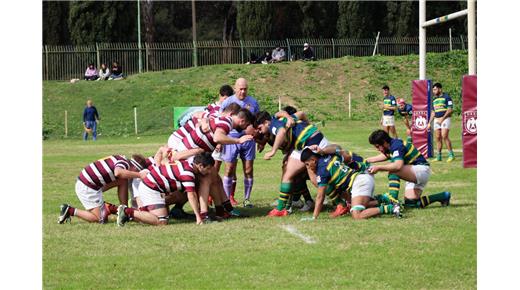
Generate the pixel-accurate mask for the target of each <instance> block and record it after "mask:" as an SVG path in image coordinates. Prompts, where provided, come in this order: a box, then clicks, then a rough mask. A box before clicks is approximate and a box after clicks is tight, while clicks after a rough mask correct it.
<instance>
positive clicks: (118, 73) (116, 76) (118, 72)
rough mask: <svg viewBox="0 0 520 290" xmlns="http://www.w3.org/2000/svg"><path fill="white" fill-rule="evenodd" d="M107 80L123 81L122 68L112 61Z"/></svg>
mask: <svg viewBox="0 0 520 290" xmlns="http://www.w3.org/2000/svg"><path fill="white" fill-rule="evenodd" d="M108 79H109V80H122V79H123V68H122V67H121V66H120V65H119V64H118V63H117V61H114V62H113V63H112V74H111V75H110V77H109V78H108Z"/></svg>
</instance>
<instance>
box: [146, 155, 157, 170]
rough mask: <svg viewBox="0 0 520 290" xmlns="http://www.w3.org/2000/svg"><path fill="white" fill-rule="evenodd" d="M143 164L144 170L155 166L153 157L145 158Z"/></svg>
mask: <svg viewBox="0 0 520 290" xmlns="http://www.w3.org/2000/svg"><path fill="white" fill-rule="evenodd" d="M144 162H145V163H146V168H148V167H150V166H153V165H155V164H156V163H155V156H150V157H148V158H146V159H145V160H144Z"/></svg>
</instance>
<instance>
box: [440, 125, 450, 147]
mask: <svg viewBox="0 0 520 290" xmlns="http://www.w3.org/2000/svg"><path fill="white" fill-rule="evenodd" d="M440 131H442V132H441V135H442V140H443V141H444V143H445V144H446V149H448V151H451V150H452V149H451V140H450V135H449V134H450V129H441V130H440Z"/></svg>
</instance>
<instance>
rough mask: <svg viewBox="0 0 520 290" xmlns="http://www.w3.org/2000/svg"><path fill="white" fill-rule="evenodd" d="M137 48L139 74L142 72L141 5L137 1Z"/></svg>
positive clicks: (138, 0)
mask: <svg viewBox="0 0 520 290" xmlns="http://www.w3.org/2000/svg"><path fill="white" fill-rule="evenodd" d="M137 48H138V50H139V73H142V72H143V58H142V55H141V4H140V0H137Z"/></svg>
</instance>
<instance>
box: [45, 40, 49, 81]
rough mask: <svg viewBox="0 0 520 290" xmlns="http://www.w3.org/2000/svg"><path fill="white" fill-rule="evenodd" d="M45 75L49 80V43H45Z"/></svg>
mask: <svg viewBox="0 0 520 290" xmlns="http://www.w3.org/2000/svg"><path fill="white" fill-rule="evenodd" d="M45 77H46V79H47V80H49V50H48V49H47V45H45Z"/></svg>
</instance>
